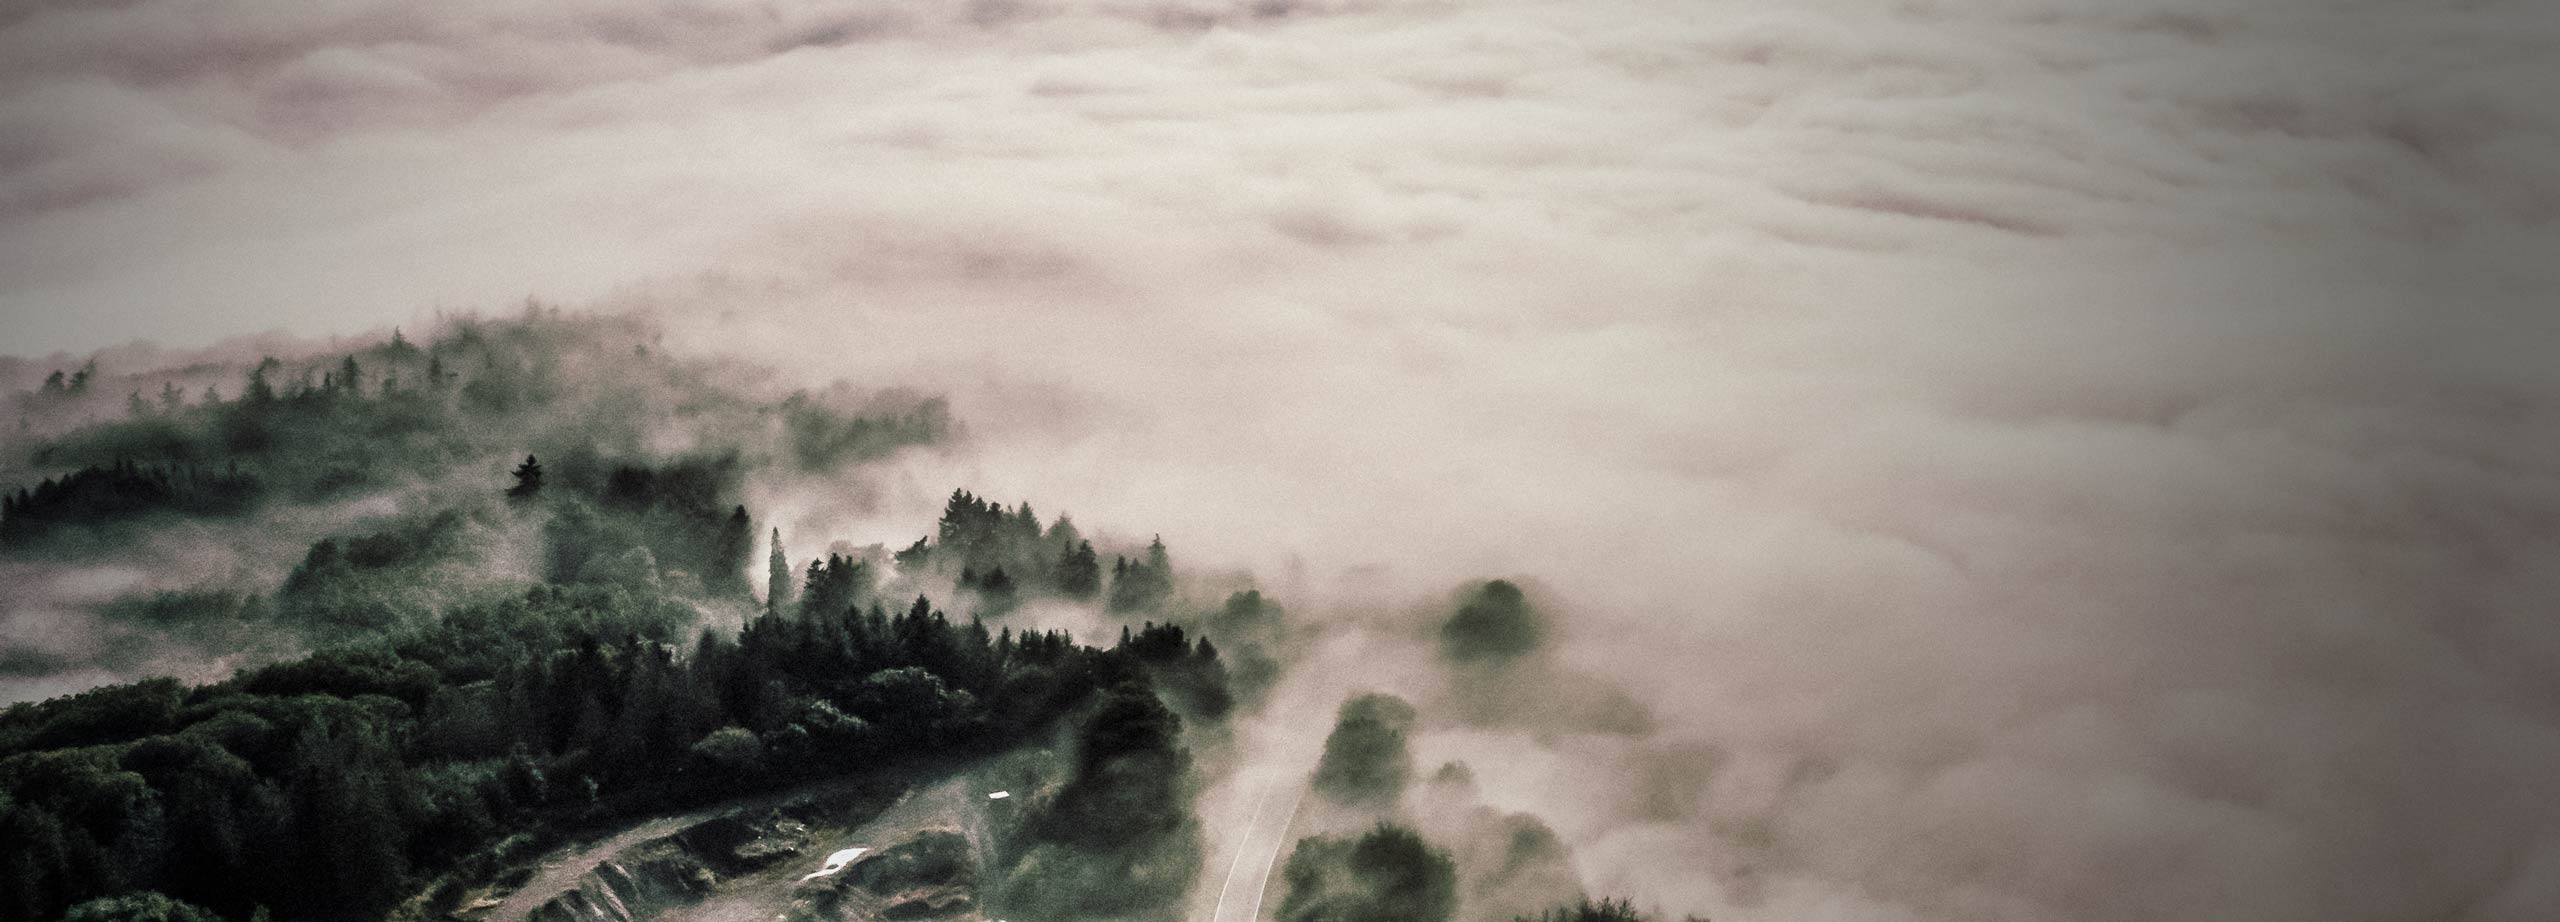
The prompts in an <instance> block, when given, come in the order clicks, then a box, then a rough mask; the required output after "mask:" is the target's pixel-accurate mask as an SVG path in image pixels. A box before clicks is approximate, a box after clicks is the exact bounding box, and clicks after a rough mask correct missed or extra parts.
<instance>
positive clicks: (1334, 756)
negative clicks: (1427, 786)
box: [1314, 694, 1414, 807]
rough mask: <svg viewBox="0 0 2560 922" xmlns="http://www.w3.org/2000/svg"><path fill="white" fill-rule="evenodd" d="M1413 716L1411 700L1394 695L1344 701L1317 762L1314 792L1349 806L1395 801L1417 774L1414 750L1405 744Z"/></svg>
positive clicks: (1385, 804) (1369, 696)
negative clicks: (1414, 763)
mask: <svg viewBox="0 0 2560 922" xmlns="http://www.w3.org/2000/svg"><path fill="white" fill-rule="evenodd" d="M1413 721H1414V711H1413V706H1412V705H1410V704H1407V703H1405V701H1404V699H1402V698H1398V697H1395V696H1393V695H1379V694H1370V695H1361V696H1359V697H1356V698H1353V699H1351V700H1349V701H1345V702H1343V703H1342V710H1341V711H1339V712H1337V713H1336V714H1335V716H1334V723H1333V733H1332V734H1330V735H1328V736H1326V737H1325V740H1324V756H1323V757H1322V758H1321V759H1319V760H1318V761H1317V762H1316V772H1315V779H1314V787H1315V791H1316V793H1317V794H1320V795H1322V796H1324V797H1325V798H1326V799H1328V800H1331V801H1333V802H1335V803H1339V804H1344V805H1348V806H1366V807H1382V806H1387V805H1391V804H1393V803H1395V801H1396V799H1397V798H1399V797H1402V796H1403V795H1404V788H1405V784H1406V783H1407V782H1409V781H1411V780H1412V778H1413V753H1412V752H1411V751H1410V750H1408V749H1407V748H1406V744H1405V734H1406V733H1407V732H1409V731H1411V730H1412V729H1413Z"/></svg>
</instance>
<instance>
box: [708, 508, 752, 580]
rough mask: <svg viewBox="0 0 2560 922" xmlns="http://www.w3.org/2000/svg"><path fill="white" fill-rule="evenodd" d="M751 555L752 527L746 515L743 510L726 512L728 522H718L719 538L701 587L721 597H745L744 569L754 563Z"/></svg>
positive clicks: (745, 510) (737, 509) (745, 578)
mask: <svg viewBox="0 0 2560 922" xmlns="http://www.w3.org/2000/svg"><path fill="white" fill-rule="evenodd" d="M755 552H756V526H755V522H754V520H753V519H751V518H749V517H748V515H747V507H745V506H739V507H737V508H735V509H732V510H730V512H729V519H728V521H726V522H723V523H721V526H720V538H719V540H718V542H716V543H715V545H714V547H713V548H712V553H711V572H710V573H709V575H706V576H704V577H703V579H702V585H703V588H705V589H708V590H710V591H712V592H715V593H719V594H722V595H730V596H743V595H745V594H746V593H747V566H748V565H749V564H750V563H752V562H753V561H754V560H755Z"/></svg>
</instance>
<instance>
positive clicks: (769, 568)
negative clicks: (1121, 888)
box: [764, 528, 791, 617]
mask: <svg viewBox="0 0 2560 922" xmlns="http://www.w3.org/2000/svg"><path fill="white" fill-rule="evenodd" d="M790 602H791V558H789V557H786V556H783V553H782V529H779V528H776V529H774V530H773V552H772V553H771V554H768V555H766V556H765V579H764V613H765V614H766V615H769V616H774V617H780V616H781V615H782V607H783V606H784V605H787V604H790Z"/></svg>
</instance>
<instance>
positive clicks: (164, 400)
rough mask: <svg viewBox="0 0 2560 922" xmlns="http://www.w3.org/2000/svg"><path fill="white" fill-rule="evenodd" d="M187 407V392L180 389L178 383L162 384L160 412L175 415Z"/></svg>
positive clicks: (164, 382) (167, 382)
mask: <svg viewBox="0 0 2560 922" xmlns="http://www.w3.org/2000/svg"><path fill="white" fill-rule="evenodd" d="M186 405H187V395H186V392H184V391H181V390H179V389H178V382H176V381H163V382H161V383H160V412H163V413H170V414H175V413H176V412H178V410H179V409H181V408H183V407H185V406H186Z"/></svg>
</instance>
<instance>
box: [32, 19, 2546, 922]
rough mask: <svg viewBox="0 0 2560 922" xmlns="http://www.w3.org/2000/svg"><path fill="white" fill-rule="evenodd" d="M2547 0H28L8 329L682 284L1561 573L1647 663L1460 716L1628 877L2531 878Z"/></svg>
mask: <svg viewBox="0 0 2560 922" xmlns="http://www.w3.org/2000/svg"><path fill="white" fill-rule="evenodd" d="M2552 19H2553V17H2552V16H2551V15H2550V14H2549V13H2548V12H2547V11H2545V10H2539V9H2537V8H2536V6H2535V5H2534V4H2532V3H2528V2H2476V3H2464V4H2389V3H2380V2H2374V3H2346V2H2340V3H2315V2H2308V0H2302V2H2289V0H2275V2H2260V3H2241V2H2237V0H2196V2H2175V0H2170V2H2163V0H2135V2H2100V0H1980V2H1935V0H1906V2H1898V3H1897V2H1884V0H1875V2H1866V0H1809V2H1799V3H1784V4H1774V3H1743V2H1721V0H1657V2H1645V0H1572V2H1562V0H1559V2H1552V3H1523V2H1510V0H1488V2H1468V3H1458V2H1416V3H1406V2H1392V0H1368V2H1364V0H1346V2H1327V0H1316V2H1291V0H1261V2H1253V3H1224V2H1188V3H1185V2H1178V0H1176V2H1160V3H1159V2H1144V0H1128V2H1112V0H1100V2H1081V3H1080V2H1064V3H1049V2H1042V0H977V2H972V3H965V4H948V3H907V2H899V3H890V2H881V3H820V2H806V3H803V2H766V3H725V2H708V0H704V2H691V3H665V4H637V3H607V2H590V0H568V2H555V3H543V4H522V3H512V2H495V0H464V2H457V3H446V4H423V5H422V4H415V3H397V2H342V0H315V2H306V3H290V4H278V3H253V2H236V0H131V2H118V3H89V4H84V3H71V2H47V0H37V2H18V3H13V4H11V5H10V6H9V7H8V9H7V10H6V11H4V12H0V350H5V351H8V352H11V353H15V354H21V355H30V354H42V353H47V352H50V351H54V350H65V351H68V352H70V353H72V354H77V353H81V352H84V351H87V350H90V349H95V348H98V347H102V346H106V345H110V344H114V343H121V342H126V341H130V340H134V339H151V340H155V341H158V342H160V343H163V344H167V345H179V346H184V345H198V344H204V343H210V342H213V341H217V340H221V339H224V338H228V337H234V336H240V335H244V334H250V333H256V332H259V331H265V330H272V329H282V330H286V331H290V332H293V333H297V334H303V335H311V336H327V335H332V334H354V333H359V332H363V331H367V330H375V329H380V328H383V327H387V326H390V325H393V324H398V323H412V324H415V323H418V322H420V321H421V320H422V319H423V318H425V317H428V316H430V315H432V313H433V312H435V311H437V310H439V309H446V310H459V309H491V310H501V311H503V310H508V309H511V307H512V305H513V304H515V303H517V302H519V301H521V300H522V299H523V298H524V297H526V296H527V295H538V296H540V297H542V298H544V299H545V300H548V301H553V302H560V303H568V304H572V305H588V306H598V307H607V308H613V307H624V306H644V307H651V308H655V309H658V310H661V311H664V312H666V313H667V315H668V316H669V318H670V321H669V322H670V323H671V325H673V326H674V327H675V329H676V330H677V335H675V336H674V337H672V338H673V339H674V340H676V341H677V342H675V345H677V346H679V347H680V348H688V349H696V350H701V351H736V352H741V353H745V354H747V355H750V356H751V357H754V358H757V359H760V360H763V361H767V362H771V363H775V364H779V365H782V366H785V367H787V368H789V369H791V370H792V371H793V372H794V373H795V374H799V375H803V376H806V377H809V378H811V379H812V380H824V379H827V378H833V377H843V378H848V379H851V380H854V381H857V382H861V383H866V384H896V383H903V384H910V385H915V386H921V387H926V388H932V389H938V390H942V391H946V392H948V393H951V394H952V395H953V396H954V398H955V401H956V404H957V408H958V410H959V412H960V414H961V415H962V416H963V417H964V418H965V419H967V420H968V421H969V424H970V427H971V429H970V431H971V433H972V438H973V442H972V445H971V448H970V449H969V450H968V451H967V452H965V453H963V454H962V455H960V456H957V457H955V458H952V459H949V460H946V461H937V462H934V464H936V465H943V466H940V467H933V468H930V469H918V470H913V471H909V472H907V473H906V475H905V476H907V477H909V478H910V482H909V483H908V485H907V487H906V495H907V496H908V498H909V501H908V503H907V505H908V506H909V507H912V509H911V511H919V512H920V511H922V510H925V509H929V508H930V507H931V504H932V503H934V502H936V501H937V499H938V496H939V495H940V493H941V492H944V491H947V490H948V489H949V488H950V487H952V486H955V485H961V483H967V484H974V485H976V486H977V487H978V488H979V489H981V490H982V491H983V492H988V493H991V494H993V495H996V496H999V497H1002V498H1006V499H1012V498H1015V497H1027V498H1031V499H1033V500H1034V501H1035V502H1037V503H1038V504H1039V505H1040V506H1041V508H1042V509H1043V510H1044V511H1053V510H1055V509H1058V508H1065V509H1068V510H1071V511H1073V512H1075V513H1076V514H1077V516H1078V518H1079V520H1080V521H1086V522H1093V523H1098V524H1100V525H1102V526H1103V527H1105V528H1117V529H1121V530H1126V531H1154V530H1161V531H1162V532H1163V533H1164V534H1165V536H1166V539H1167V541H1168V543H1170V544H1172V545H1173V547H1174V548H1175V549H1176V553H1177V555H1178V556H1181V557H1182V559H1183V560H1184V561H1185V562H1187V563H1199V564H1207V565H1218V566H1251V567H1254V568H1255V569H1256V570H1257V571H1258V572H1260V573H1263V574H1265V575H1266V578H1267V579H1272V578H1276V576H1273V574H1278V573H1281V572H1300V573H1311V574H1315V575H1314V577H1311V579H1314V580H1316V581H1317V582H1319V583H1324V584H1326V585H1334V584H1333V583H1329V582H1326V581H1327V580H1331V579H1333V578H1334V577H1335V576H1336V575H1339V574H1344V573H1352V574H1359V575H1361V576H1360V578H1361V579H1372V580H1377V581H1379V582H1377V583H1375V585H1380V586H1386V587H1392V590H1391V591H1389V590H1381V591H1387V592H1389V594H1390V595H1392V594H1395V593H1404V594H1407V595H1409V596H1411V597H1415V598H1419V597H1423V596H1425V595H1431V596H1433V597H1437V594H1440V593H1445V592H1446V591H1447V589H1448V588H1449V587H1451V586H1454V585H1456V583H1457V582H1458V581H1459V580H1462V579H1466V578H1469V577H1478V576H1496V575H1511V576H1518V577H1523V578H1528V579H1531V580H1534V581H1535V582H1536V583H1537V584H1538V585H1541V586H1543V587H1544V588H1543V590H1542V591H1543V592H1544V593H1545V596H1544V597H1545V598H1546V599H1547V600H1548V601H1550V603H1551V604H1552V606H1553V607H1555V608H1556V609H1558V610H1559V611H1560V612H1562V613H1563V614H1564V615H1566V616H1568V617H1569V618H1570V620H1571V623H1570V625H1569V627H1568V628H1567V634H1568V635H1569V637H1571V638H1572V640H1573V643H1574V645H1575V646H1574V649H1575V651H1576V654H1575V655H1576V656H1578V657H1582V658H1584V659H1586V660H1592V661H1597V660H1600V659H1608V660H1611V661H1613V662H1614V663H1615V664H1616V665H1617V667H1618V668H1615V669H1613V671H1614V672H1617V673H1620V674H1623V675H1625V676H1626V677H1627V681H1629V682H1630V683H1631V684H1633V685H1634V686H1635V687H1636V688H1637V689H1638V690H1639V692H1640V694H1641V695H1642V696H1644V697H1646V698H1647V699H1648V700H1650V701H1653V702H1654V703H1655V705H1656V707H1657V708H1659V709H1660V710H1661V711H1662V712H1663V714H1664V718H1663V721H1664V727H1663V729H1662V730H1661V731H1660V732H1659V733H1658V734H1657V736H1656V737H1655V738H1653V739H1650V740H1647V741H1644V742H1642V743H1640V744H1630V746H1632V748H1629V747H1627V746H1621V747H1619V748H1616V749H1612V748H1610V746H1608V745H1601V744H1598V743H1593V742H1590V741H1584V742H1582V743H1575V742H1573V741H1571V740H1559V739H1556V738H1554V737H1553V736H1552V735H1546V736H1540V735H1537V734H1519V735H1516V736H1515V737H1502V736H1500V735H1499V734H1490V735H1489V734H1483V733H1475V734H1472V735H1471V734H1464V733H1450V734H1443V735H1441V736H1437V737H1433V738H1431V739H1432V741H1431V742H1430V743H1429V744H1428V746H1426V749H1428V750H1430V752H1429V753H1427V754H1429V755H1433V756H1443V755H1468V754H1474V755H1475V757H1476V759H1475V762H1474V764H1475V766H1476V770H1477V773H1478V775H1479V776H1480V777H1481V778H1482V780H1483V781H1484V784H1485V789H1486V792H1487V796H1488V797H1490V798H1494V799H1497V800H1501V801H1503V802H1505V804H1506V805H1507V806H1510V807H1512V808H1514V809H1535V810H1539V811H1540V812H1541V813H1542V814H1543V815H1546V816H1548V817H1549V818H1550V821H1551V822H1553V823H1554V824H1555V825H1556V826H1557V828H1558V830H1559V832H1561V833H1563V834H1564V835H1565V837H1566V838H1567V839H1568V841H1569V842H1570V843H1571V844H1573V845H1574V846H1575V848H1576V854H1577V861H1578V862H1579V863H1580V865H1581V868H1582V870H1583V872H1584V875H1585V877H1586V879H1587V880H1589V881H1591V882H1592V883H1593V884H1595V885H1597V886H1603V887H1607V888H1610V889H1612V890H1614V891H1616V892H1624V893H1629V894H1631V895H1634V896H1637V897H1638V898H1639V899H1640V900H1642V901H1644V902H1645V903H1646V904H1647V905H1653V906H1660V907H1663V908H1665V909H1669V910H1673V911H1693V912H1700V913H1709V912H1711V913H1714V914H1715V917H1716V918H1718V919H1720V920H1721V919H1744V920H1750V919H1771V920H1778V919H1790V920H1792V919H1928V920H1941V919H1944V920H1958V919H2015V920H2045V919H2054V920H2080V919H2093V920H2114V919H2122V920H2128V922H2130V920H2161V919H2179V920H2183V922H2198V920H2220V919H2229V920H2268V922H2290V920H2302V922H2312V920H2319V922H2338V920H2368V919H2369V920H2405V919H2463V920H2493V919H2494V920H2505V919H2515V920H2535V919H2549V918H2555V917H2560V620H2555V617H2556V616H2560V612H2556V611H2555V608H2556V607H2560V606H2555V602H2560V558H2555V551H2560V542H2556V541H2555V526H2560V415H2556V414H2555V406H2554V400H2553V398H2554V396H2555V393H2560V391H2555V383H2560V382H2555V378H2556V377H2560V363H2555V362H2554V361H2553V360H2552V356H2553V355H2554V354H2555V352H2554V350H2555V348H2560V312H2556V311H2555V310H2554V307H2555V306H2560V259H2554V258H2553V257H2554V254H2560V233H2556V232H2555V224H2554V221H2555V219H2560V103H2555V99H2560V95H2555V94H2553V93H2552V92H2551V91H2550V88H2551V87H2553V86H2555V85H2560V83H2555V80H2560V73H2555V65H2554V64H2552V63H2551V61H2552V60H2554V59H2555V57H2554V55H2553V49H2554V48H2555V46H2560V41H2555V38H2560V36H2555V34H2554V31H2555V25H2554V23H2553V22H2552ZM955 481H959V482H960V483H955ZM768 506H771V507H774V508H775V509H776V512H777V514H779V515H783V516H786V517H788V519H789V521H790V522H791V523H792V524H793V527H794V528H795V529H797V530H801V531H805V532H807V533H808V536H809V537H810V538H813V539H822V538H829V537H847V538H856V539H860V540H865V541H868V540H885V539H886V537H887V535H885V534H874V533H872V531H866V529H872V530H886V531H898V530H902V529H912V528H913V527H915V525H914V524H913V523H912V522H908V521H892V522H889V523H888V524H886V525H880V524H870V525H866V524H863V523H861V522H849V521H846V520H845V517H844V516H842V515H840V514H837V513H834V512H830V511H829V510H827V509H825V508H823V504H822V503H820V502H819V501H817V500H814V499H811V498H809V497H805V496H792V497H774V498H771V499H770V501H769V502H768ZM784 507H788V508H784ZM926 514H929V513H926ZM795 540H798V539H797V538H795ZM802 546H812V545H807V544H806V543H805V542H804V543H803V545H802ZM1340 585H1360V584H1359V583H1358V582H1357V581H1356V580H1353V581H1350V582H1345V583H1341V584H1340ZM1341 591H1343V592H1347V591H1349V590H1341ZM1321 607H1322V606H1321V605H1317V604H1308V605H1305V606H1303V607H1301V608H1293V611H1305V612H1307V613H1309V614H1314V615H1320V614H1321V612H1320V611H1319V610H1318V609H1320V608H1321ZM1705 751H1712V752H1714V753H1717V754H1718V755H1717V756H1716V758H1715V760H1714V761H1715V764H1716V765H1717V766H1719V767H1718V768H1717V769H1716V770H1715V771H1714V772H1710V773H1701V774H1700V776H1699V777H1698V778H1696V779H1694V781H1692V782H1688V783H1690V784H1692V786H1693V787H1694V788H1695V789H1696V790H1694V791H1693V792H1692V793H1693V794H1695V795H1696V797H1695V799H1696V800H1697V803H1696V804H1695V805H1693V807H1691V808H1689V809H1687V810H1686V811H1685V812H1683V813H1682V814H1681V815H1680V816H1677V817H1673V818H1669V819H1665V818H1662V817H1658V816H1657V817H1648V816H1638V815H1634V814H1633V813H1631V812H1630V811H1629V810H1628V809H1626V808H1625V805H1624V804H1623V803H1621V802H1619V801H1620V800H1622V799H1623V795H1624V790H1623V789H1622V788H1620V787H1618V786H1613V785H1606V784H1597V783H1591V782H1590V780H1589V779H1591V778H1594V777H1624V775H1625V773H1626V772H1628V771H1634V770H1635V769H1633V768H1630V767H1629V766H1637V765H1642V764H1652V763H1650V762H1648V761H1647V760H1655V761H1659V760H1660V759H1661V758H1663V757H1664V756H1663V754H1664V753H1691V752H1705ZM1487 753H1492V754H1497V755H1498V758H1492V759H1490V761H1488V756H1486V755H1485V754H1487ZM1590 760H1598V761H1599V762H1600V766H1599V768H1598V769H1597V770H1596V771H1595V770H1594V769H1593V768H1592V767H1591V765H1590ZM1744 821H1748V822H1744ZM1736 830H1749V831H1748V832H1737V831H1736ZM1745 865H1747V866H1750V867H1752V868H1753V869H1754V870H1753V871H1751V872H1750V876H1752V877H1753V879H1754V880H1756V883H1751V884H1747V885H1746V884H1745V883H1744V882H1742V880H1741V878H1740V877H1738V876H1737V874H1736V872H1735V870H1734V869H1735V868H1737V867H1740V866H1745Z"/></svg>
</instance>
